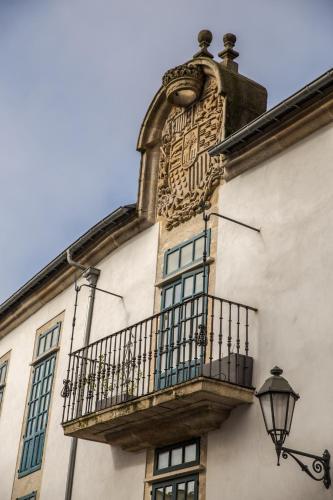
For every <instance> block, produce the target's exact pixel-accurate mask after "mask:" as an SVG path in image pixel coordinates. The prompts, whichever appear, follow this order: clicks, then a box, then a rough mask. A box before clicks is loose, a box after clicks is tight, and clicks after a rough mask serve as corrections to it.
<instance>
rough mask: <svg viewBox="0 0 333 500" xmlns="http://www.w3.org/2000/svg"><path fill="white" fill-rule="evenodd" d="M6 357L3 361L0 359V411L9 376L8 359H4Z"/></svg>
mask: <svg viewBox="0 0 333 500" xmlns="http://www.w3.org/2000/svg"><path fill="white" fill-rule="evenodd" d="M4 358H5V356H4V357H3V358H2V359H3V361H1V360H0V411H1V406H2V401H3V396H4V392H5V387H6V377H7V370H8V359H4ZM6 358H7V357H6Z"/></svg>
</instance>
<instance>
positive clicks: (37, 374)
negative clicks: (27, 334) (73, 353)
mask: <svg viewBox="0 0 333 500" xmlns="http://www.w3.org/2000/svg"><path fill="white" fill-rule="evenodd" d="M60 325H61V323H60V322H58V323H56V324H55V325H54V326H53V327H52V328H50V329H49V330H47V331H45V332H43V333H42V334H40V335H39V336H38V339H37V344H36V356H37V360H36V362H35V365H34V367H33V373H32V384H31V388H30V394H29V400H28V410H27V416H26V423H25V433H24V436H23V446H22V452H21V461H20V468H19V470H18V477H19V478H21V477H24V476H27V475H28V474H31V473H32V472H35V471H37V470H39V469H40V468H41V465H42V459H43V450H44V442H45V433H46V428H47V422H48V413H49V407H50V401H51V395H52V386H53V379H54V372H55V364H56V353H55V352H54V348H55V347H57V346H58V343H59V337H60ZM41 346H42V347H41ZM48 351H51V352H50V354H49V355H48ZM52 351H53V352H52ZM39 358H41V359H39Z"/></svg>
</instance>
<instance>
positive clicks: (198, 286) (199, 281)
mask: <svg viewBox="0 0 333 500" xmlns="http://www.w3.org/2000/svg"><path fill="white" fill-rule="evenodd" d="M202 291H203V273H198V274H196V276H195V293H201V292H202Z"/></svg>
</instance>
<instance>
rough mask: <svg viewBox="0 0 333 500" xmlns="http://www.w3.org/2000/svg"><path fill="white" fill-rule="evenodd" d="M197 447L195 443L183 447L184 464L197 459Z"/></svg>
mask: <svg viewBox="0 0 333 500" xmlns="http://www.w3.org/2000/svg"><path fill="white" fill-rule="evenodd" d="M196 454H197V445H196V444H195V443H193V444H188V445H187V446H185V462H193V461H194V460H195V459H196V458H197V457H196Z"/></svg>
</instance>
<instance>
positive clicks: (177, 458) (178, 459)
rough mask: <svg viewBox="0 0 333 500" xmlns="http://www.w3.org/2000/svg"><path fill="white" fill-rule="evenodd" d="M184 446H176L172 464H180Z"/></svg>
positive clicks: (173, 451)
mask: <svg viewBox="0 0 333 500" xmlns="http://www.w3.org/2000/svg"><path fill="white" fill-rule="evenodd" d="M182 455H183V448H175V449H173V450H172V451H171V465H172V466H174V465H179V464H181V463H182V461H183V456H182Z"/></svg>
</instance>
